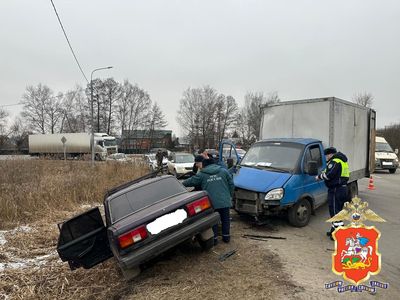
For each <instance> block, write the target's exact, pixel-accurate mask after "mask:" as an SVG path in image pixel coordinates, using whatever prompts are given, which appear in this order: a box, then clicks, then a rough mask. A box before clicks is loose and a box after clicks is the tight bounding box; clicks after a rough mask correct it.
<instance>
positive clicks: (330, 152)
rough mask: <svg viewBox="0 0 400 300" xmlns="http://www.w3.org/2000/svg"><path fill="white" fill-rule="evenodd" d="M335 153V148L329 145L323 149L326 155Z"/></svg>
mask: <svg viewBox="0 0 400 300" xmlns="http://www.w3.org/2000/svg"><path fill="white" fill-rule="evenodd" d="M335 153H337V150H336V148H335V147H329V148H326V149H325V150H324V154H325V155H328V154H335Z"/></svg>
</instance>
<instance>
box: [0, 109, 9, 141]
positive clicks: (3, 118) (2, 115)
mask: <svg viewBox="0 0 400 300" xmlns="http://www.w3.org/2000/svg"><path fill="white" fill-rule="evenodd" d="M8 116H9V113H8V111H6V110H4V109H2V108H0V135H4V133H5V131H6V127H7V118H8Z"/></svg>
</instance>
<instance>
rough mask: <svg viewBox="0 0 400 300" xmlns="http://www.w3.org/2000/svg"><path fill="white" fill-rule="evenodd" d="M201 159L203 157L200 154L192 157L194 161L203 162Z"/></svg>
mask: <svg viewBox="0 0 400 300" xmlns="http://www.w3.org/2000/svg"><path fill="white" fill-rule="evenodd" d="M203 160H204V157H203V156H201V155H197V156H196V157H195V158H194V162H203Z"/></svg>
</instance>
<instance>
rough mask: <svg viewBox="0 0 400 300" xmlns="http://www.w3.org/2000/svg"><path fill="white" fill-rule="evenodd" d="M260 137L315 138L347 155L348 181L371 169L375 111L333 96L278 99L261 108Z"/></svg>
mask: <svg viewBox="0 0 400 300" xmlns="http://www.w3.org/2000/svg"><path fill="white" fill-rule="evenodd" d="M262 111H263V118H262V121H261V130H260V140H263V139H267V138H268V139H270V138H315V139H318V140H320V141H322V144H323V145H324V147H329V146H333V147H336V148H337V149H338V151H340V152H343V153H344V154H346V156H347V157H348V159H349V165H350V172H351V177H350V181H354V180H357V179H360V178H362V177H365V176H367V177H368V176H369V175H370V173H371V172H373V170H374V165H375V158H374V153H375V152H374V149H375V111H374V110H373V109H370V108H367V107H363V106H360V105H357V104H355V103H351V102H348V101H344V100H341V99H338V98H335V97H329V98H317V99H307V100H297V101H287V102H279V103H276V104H272V105H266V106H265V107H263V108H262Z"/></svg>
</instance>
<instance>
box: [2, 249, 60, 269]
mask: <svg viewBox="0 0 400 300" xmlns="http://www.w3.org/2000/svg"><path fill="white" fill-rule="evenodd" d="M56 255H57V253H56V251H52V252H51V253H50V254H45V255H40V256H36V257H34V258H13V260H14V261H13V262H6V263H0V271H4V270H6V269H22V268H27V267H40V266H42V265H45V264H46V263H47V262H48V260H49V258H52V257H55V256H56Z"/></svg>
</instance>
